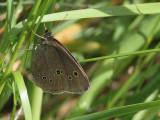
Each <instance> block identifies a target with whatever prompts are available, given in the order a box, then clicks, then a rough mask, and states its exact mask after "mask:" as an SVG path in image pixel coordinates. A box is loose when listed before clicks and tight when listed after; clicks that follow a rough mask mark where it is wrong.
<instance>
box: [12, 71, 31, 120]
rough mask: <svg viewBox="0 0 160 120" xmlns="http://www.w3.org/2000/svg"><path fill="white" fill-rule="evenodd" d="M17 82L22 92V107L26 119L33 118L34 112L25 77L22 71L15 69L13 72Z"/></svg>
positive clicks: (20, 92)
mask: <svg viewBox="0 0 160 120" xmlns="http://www.w3.org/2000/svg"><path fill="white" fill-rule="evenodd" d="M12 75H13V77H14V79H15V83H16V84H17V87H18V91H19V94H20V98H21V102H22V107H23V110H24V116H25V119H26V120H32V113H31V108H30V103H29V98H28V93H27V89H26V86H25V83H24V79H23V76H22V74H21V73H20V71H15V72H13V73H12Z"/></svg>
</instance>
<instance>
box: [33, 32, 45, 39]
mask: <svg viewBox="0 0 160 120" xmlns="http://www.w3.org/2000/svg"><path fill="white" fill-rule="evenodd" d="M32 33H33V34H34V35H36V36H37V37H39V38H42V39H46V38H45V37H43V36H40V35H38V34H37V33H35V32H34V31H33V30H32Z"/></svg>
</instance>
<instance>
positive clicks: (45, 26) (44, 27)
mask: <svg viewBox="0 0 160 120" xmlns="http://www.w3.org/2000/svg"><path fill="white" fill-rule="evenodd" d="M43 25H44V29H45V30H47V27H46V24H45V22H44V23H43Z"/></svg>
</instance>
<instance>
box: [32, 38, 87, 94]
mask: <svg viewBox="0 0 160 120" xmlns="http://www.w3.org/2000/svg"><path fill="white" fill-rule="evenodd" d="M34 58H35V59H34V71H33V76H34V80H33V81H34V82H35V84H36V85H37V86H39V87H41V88H42V89H43V90H44V91H47V92H50V93H52V94H54V93H63V92H70V93H75V94H80V93H83V92H85V91H87V90H88V89H89V87H90V85H89V80H88V77H87V75H86V74H85V72H84V71H83V68H82V67H81V65H80V64H79V63H78V62H77V61H76V59H75V58H74V57H73V56H72V55H71V53H70V52H69V51H68V50H67V49H66V48H65V47H64V46H63V45H62V44H61V43H60V42H58V41H57V40H55V39H53V41H52V44H42V43H41V44H40V45H39V46H38V47H37V50H36V53H35V57H34Z"/></svg>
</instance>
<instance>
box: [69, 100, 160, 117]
mask: <svg viewBox="0 0 160 120" xmlns="http://www.w3.org/2000/svg"><path fill="white" fill-rule="evenodd" d="M159 106H160V100H157V101H152V102H146V103H139V104H133V105H128V106H123V107H119V108H114V109H111V110H104V111H102V112H97V113H93V114H89V115H85V116H81V117H77V118H72V119H69V120H98V119H103V118H105V119H107V118H112V117H116V116H121V115H125V114H129V113H134V112H138V111H141V110H146V109H151V108H158V107H159Z"/></svg>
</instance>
